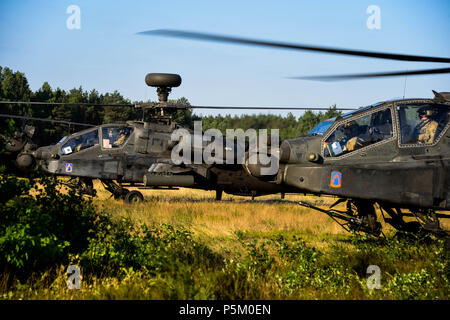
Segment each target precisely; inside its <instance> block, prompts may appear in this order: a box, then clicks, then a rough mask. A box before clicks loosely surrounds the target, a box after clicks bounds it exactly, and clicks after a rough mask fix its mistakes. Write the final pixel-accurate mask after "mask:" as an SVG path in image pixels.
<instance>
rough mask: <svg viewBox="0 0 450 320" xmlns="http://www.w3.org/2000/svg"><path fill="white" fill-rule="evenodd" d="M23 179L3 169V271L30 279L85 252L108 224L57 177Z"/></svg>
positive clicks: (0, 180)
mask: <svg viewBox="0 0 450 320" xmlns="http://www.w3.org/2000/svg"><path fill="white" fill-rule="evenodd" d="M37 176H38V178H37V177H34V178H30V179H19V178H17V177H15V176H13V175H8V174H6V173H5V172H4V168H0V270H1V271H7V272H9V273H11V274H12V275H14V276H18V277H19V278H20V277H26V276H28V275H30V274H31V273H34V272H40V271H42V270H45V269H47V268H50V267H54V266H58V265H60V264H66V263H67V262H68V257H69V254H79V253H81V252H83V251H84V250H85V249H86V248H87V246H88V244H89V236H90V235H91V234H92V232H93V230H95V229H96V225H98V224H99V222H100V221H101V220H102V219H104V217H103V215H102V214H99V213H97V212H96V211H95V209H94V207H93V205H92V203H91V202H90V201H89V200H87V199H85V198H84V197H83V196H82V195H81V193H80V192H79V190H78V188H77V187H68V190H67V192H60V189H61V187H62V184H61V183H60V182H58V180H57V179H56V178H55V177H49V176H45V175H43V174H38V175H37Z"/></svg>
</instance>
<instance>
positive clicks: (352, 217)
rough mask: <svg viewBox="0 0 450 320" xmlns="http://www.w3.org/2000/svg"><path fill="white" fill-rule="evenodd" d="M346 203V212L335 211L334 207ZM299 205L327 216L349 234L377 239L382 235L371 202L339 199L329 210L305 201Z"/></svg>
mask: <svg viewBox="0 0 450 320" xmlns="http://www.w3.org/2000/svg"><path fill="white" fill-rule="evenodd" d="M344 201H347V204H346V210H345V211H342V210H336V209H333V207H334V206H336V205H337V204H339V203H341V202H344ZM298 204H299V205H301V206H304V207H307V208H310V209H314V210H317V211H320V212H323V213H325V214H327V215H328V216H329V217H331V218H332V219H333V220H334V221H336V222H337V223H338V224H339V225H340V226H341V227H342V228H344V229H345V230H346V231H348V232H351V231H353V232H356V233H360V232H364V233H368V234H371V235H373V236H375V237H379V236H380V235H381V228H382V227H381V223H379V222H378V221H377V215H376V213H375V209H374V207H373V203H372V202H370V201H363V200H346V199H339V200H338V201H336V202H335V203H334V204H333V205H331V207H330V208H329V209H328V210H325V209H322V208H319V207H316V206H314V205H312V204H310V203H307V202H304V201H300V202H299V203H298Z"/></svg>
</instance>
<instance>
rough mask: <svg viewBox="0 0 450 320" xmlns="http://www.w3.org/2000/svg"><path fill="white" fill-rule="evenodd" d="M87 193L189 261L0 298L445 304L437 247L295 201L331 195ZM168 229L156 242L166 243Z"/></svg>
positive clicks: (50, 278)
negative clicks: (373, 234) (135, 200)
mask: <svg viewBox="0 0 450 320" xmlns="http://www.w3.org/2000/svg"><path fill="white" fill-rule="evenodd" d="M95 186H96V189H97V190H98V196H97V198H95V199H94V204H95V206H96V207H97V208H98V209H99V210H104V211H107V212H109V213H111V215H112V217H113V218H114V219H117V221H120V219H122V218H126V219H129V220H131V221H132V222H133V224H135V225H147V226H152V227H155V228H159V226H165V227H164V228H166V227H167V226H169V227H170V228H174V229H175V230H183V232H186V234H184V233H183V234H181V235H180V234H177V235H175V236H173V239H174V240H173V243H174V248H175V249H176V250H179V249H180V248H181V250H182V251H183V250H185V251H186V252H188V253H189V257H191V258H186V259H185V258H180V259H178V258H175V260H174V261H173V263H172V262H168V263H169V264H171V266H169V267H167V268H163V269H164V270H165V271H161V272H154V271H152V272H148V270H147V269H144V270H140V269H139V268H136V267H134V268H129V269H126V270H122V272H121V274H120V276H119V275H115V274H114V275H111V274H110V273H109V272H108V266H107V265H105V266H104V272H103V274H100V275H99V274H96V275H93V274H83V270H82V277H83V278H82V285H81V289H80V290H69V289H67V286H66V278H67V275H66V274H65V269H66V268H67V266H61V268H59V269H57V270H48V272H46V273H45V274H44V275H39V276H36V277H34V278H30V279H29V280H28V281H27V283H25V284H23V283H22V284H19V283H18V284H17V285H15V286H13V287H12V288H8V289H6V282H7V280H8V279H7V278H6V277H3V280H2V281H0V289H1V292H2V296H3V298H4V299H448V298H449V288H450V285H449V281H448V279H449V270H450V268H449V263H448V251H447V250H446V249H445V247H444V246H443V245H442V243H439V242H432V243H424V242H418V241H412V240H408V241H404V240H398V239H397V238H396V237H395V236H394V234H395V232H394V230H393V229H392V228H390V226H388V225H384V223H383V230H384V233H385V236H386V239H385V240H375V239H372V238H370V237H364V236H363V237H358V236H356V235H352V234H349V233H347V232H346V231H344V230H343V229H342V228H341V227H340V226H339V225H338V224H337V223H336V222H334V221H333V220H332V219H331V218H329V217H328V216H326V215H325V214H323V213H320V212H315V211H311V210H309V209H306V208H303V207H301V206H299V205H296V204H295V203H294V202H295V201H299V200H304V201H308V202H311V203H313V204H315V205H317V206H322V207H325V206H327V205H330V204H331V203H333V202H334V201H335V199H333V198H331V197H320V198H319V197H307V196H301V195H286V197H285V200H280V196H279V195H272V196H265V197H259V198H256V199H255V200H253V201H252V200H251V199H250V198H245V197H238V196H230V195H226V194H224V196H223V200H222V201H215V200H214V197H215V193H214V192H208V191H201V190H192V189H180V190H142V193H143V194H144V196H145V200H146V201H145V202H144V203H141V204H126V203H124V202H122V201H117V200H114V199H112V198H110V194H109V193H108V192H106V191H105V190H104V189H103V188H102V187H101V186H100V185H98V184H96V185H95ZM446 223H447V222H446ZM446 228H448V225H446ZM164 230H166V231H167V229H164ZM170 230H172V229H169V232H166V231H164V232H162V233H161V237H165V236H167V235H168V234H170V235H172V233H171V232H172V231H170ZM180 239H181V240H180ZM166 246H169V247H170V246H171V243H170V242H167V243H166ZM176 246H179V247H178V248H176ZM183 246H185V248H183ZM157 248H158V250H160V249H161V250H165V249H166V248H161V247H157ZM175 249H174V250H175ZM182 256H184V255H182ZM170 257H173V256H170ZM175 257H178V256H175ZM169 260H170V259H169ZM370 265H376V266H378V267H379V268H380V276H381V279H380V284H381V288H379V289H369V288H368V286H367V281H368V278H369V277H370V276H371V274H370V273H368V272H367V268H368V267H369V266H370Z"/></svg>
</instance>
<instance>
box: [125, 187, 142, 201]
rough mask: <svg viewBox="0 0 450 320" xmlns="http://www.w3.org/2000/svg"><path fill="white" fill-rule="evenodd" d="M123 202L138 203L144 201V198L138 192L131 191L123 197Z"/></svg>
mask: <svg viewBox="0 0 450 320" xmlns="http://www.w3.org/2000/svg"><path fill="white" fill-rule="evenodd" d="M124 200H125V202H126V203H140V202H142V201H144V196H143V195H142V193H140V192H139V191H136V190H133V191H130V192H128V193H127V194H126V195H125V198H124Z"/></svg>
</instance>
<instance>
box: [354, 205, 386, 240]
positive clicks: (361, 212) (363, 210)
mask: <svg viewBox="0 0 450 320" xmlns="http://www.w3.org/2000/svg"><path fill="white" fill-rule="evenodd" d="M347 213H348V214H349V215H351V216H354V217H356V218H357V219H358V220H359V221H360V222H359V223H358V224H350V225H349V227H350V229H352V230H353V231H356V232H359V231H363V232H366V233H370V234H372V235H374V236H376V237H378V236H380V234H381V229H382V226H381V223H380V222H378V221H377V214H376V213H375V208H374V206H373V203H372V202H370V201H364V200H349V201H347Z"/></svg>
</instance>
